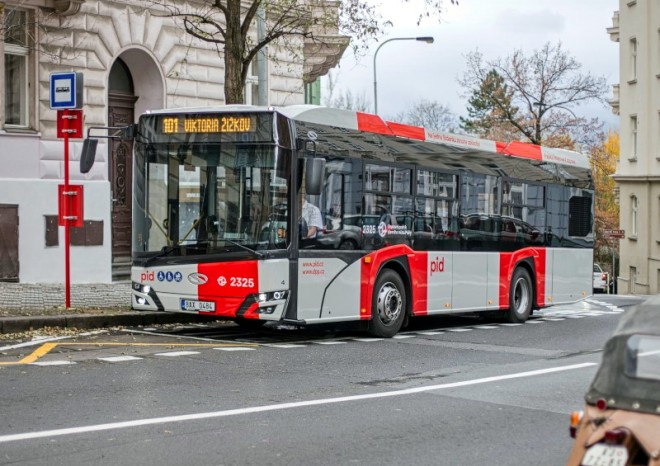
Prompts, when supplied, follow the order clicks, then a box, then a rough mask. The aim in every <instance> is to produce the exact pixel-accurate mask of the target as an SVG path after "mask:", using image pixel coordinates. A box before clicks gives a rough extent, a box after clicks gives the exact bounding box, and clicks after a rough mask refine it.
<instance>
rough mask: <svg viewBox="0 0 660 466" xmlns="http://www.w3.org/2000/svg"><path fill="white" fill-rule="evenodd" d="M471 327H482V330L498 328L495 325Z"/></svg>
mask: <svg viewBox="0 0 660 466" xmlns="http://www.w3.org/2000/svg"><path fill="white" fill-rule="evenodd" d="M473 328H478V329H480V330H481V329H483V330H493V329H496V328H499V327H498V326H497V325H476V326H474V327H473Z"/></svg>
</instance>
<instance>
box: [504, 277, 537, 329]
mask: <svg viewBox="0 0 660 466" xmlns="http://www.w3.org/2000/svg"><path fill="white" fill-rule="evenodd" d="M533 296H534V292H533V288H532V279H531V277H530V276H529V272H528V271H527V270H526V269H524V268H523V267H518V268H517V269H516V270H515V272H513V277H511V288H510V289H509V310H508V311H507V314H506V317H507V320H508V321H509V322H512V323H522V322H525V321H526V320H527V319H528V318H529V316H530V314H531V313H532V304H533Z"/></svg>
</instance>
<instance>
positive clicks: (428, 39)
mask: <svg viewBox="0 0 660 466" xmlns="http://www.w3.org/2000/svg"><path fill="white" fill-rule="evenodd" d="M393 40H416V41H419V42H426V43H427V44H432V43H433V40H434V39H433V37H431V36H423V37H393V38H392V39H387V40H386V41H385V42H383V43H382V44H380V45H379V46H378V48H377V49H376V53H374V113H375V114H376V115H378V83H377V81H376V56H377V55H378V51H379V50H380V48H381V47H382V46H383V45H385V44H387V43H388V42H392V41H393Z"/></svg>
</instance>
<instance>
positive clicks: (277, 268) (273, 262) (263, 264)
mask: <svg viewBox="0 0 660 466" xmlns="http://www.w3.org/2000/svg"><path fill="white" fill-rule="evenodd" d="M258 265H259V292H269V291H287V290H289V289H290V288H291V286H290V283H289V259H268V260H265V261H259V263H258Z"/></svg>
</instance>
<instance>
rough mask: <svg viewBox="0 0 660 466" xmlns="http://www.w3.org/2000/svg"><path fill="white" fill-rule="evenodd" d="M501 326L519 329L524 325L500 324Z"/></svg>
mask: <svg viewBox="0 0 660 466" xmlns="http://www.w3.org/2000/svg"><path fill="white" fill-rule="evenodd" d="M500 325H504V326H505V327H517V326H519V325H522V324H500Z"/></svg>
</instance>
